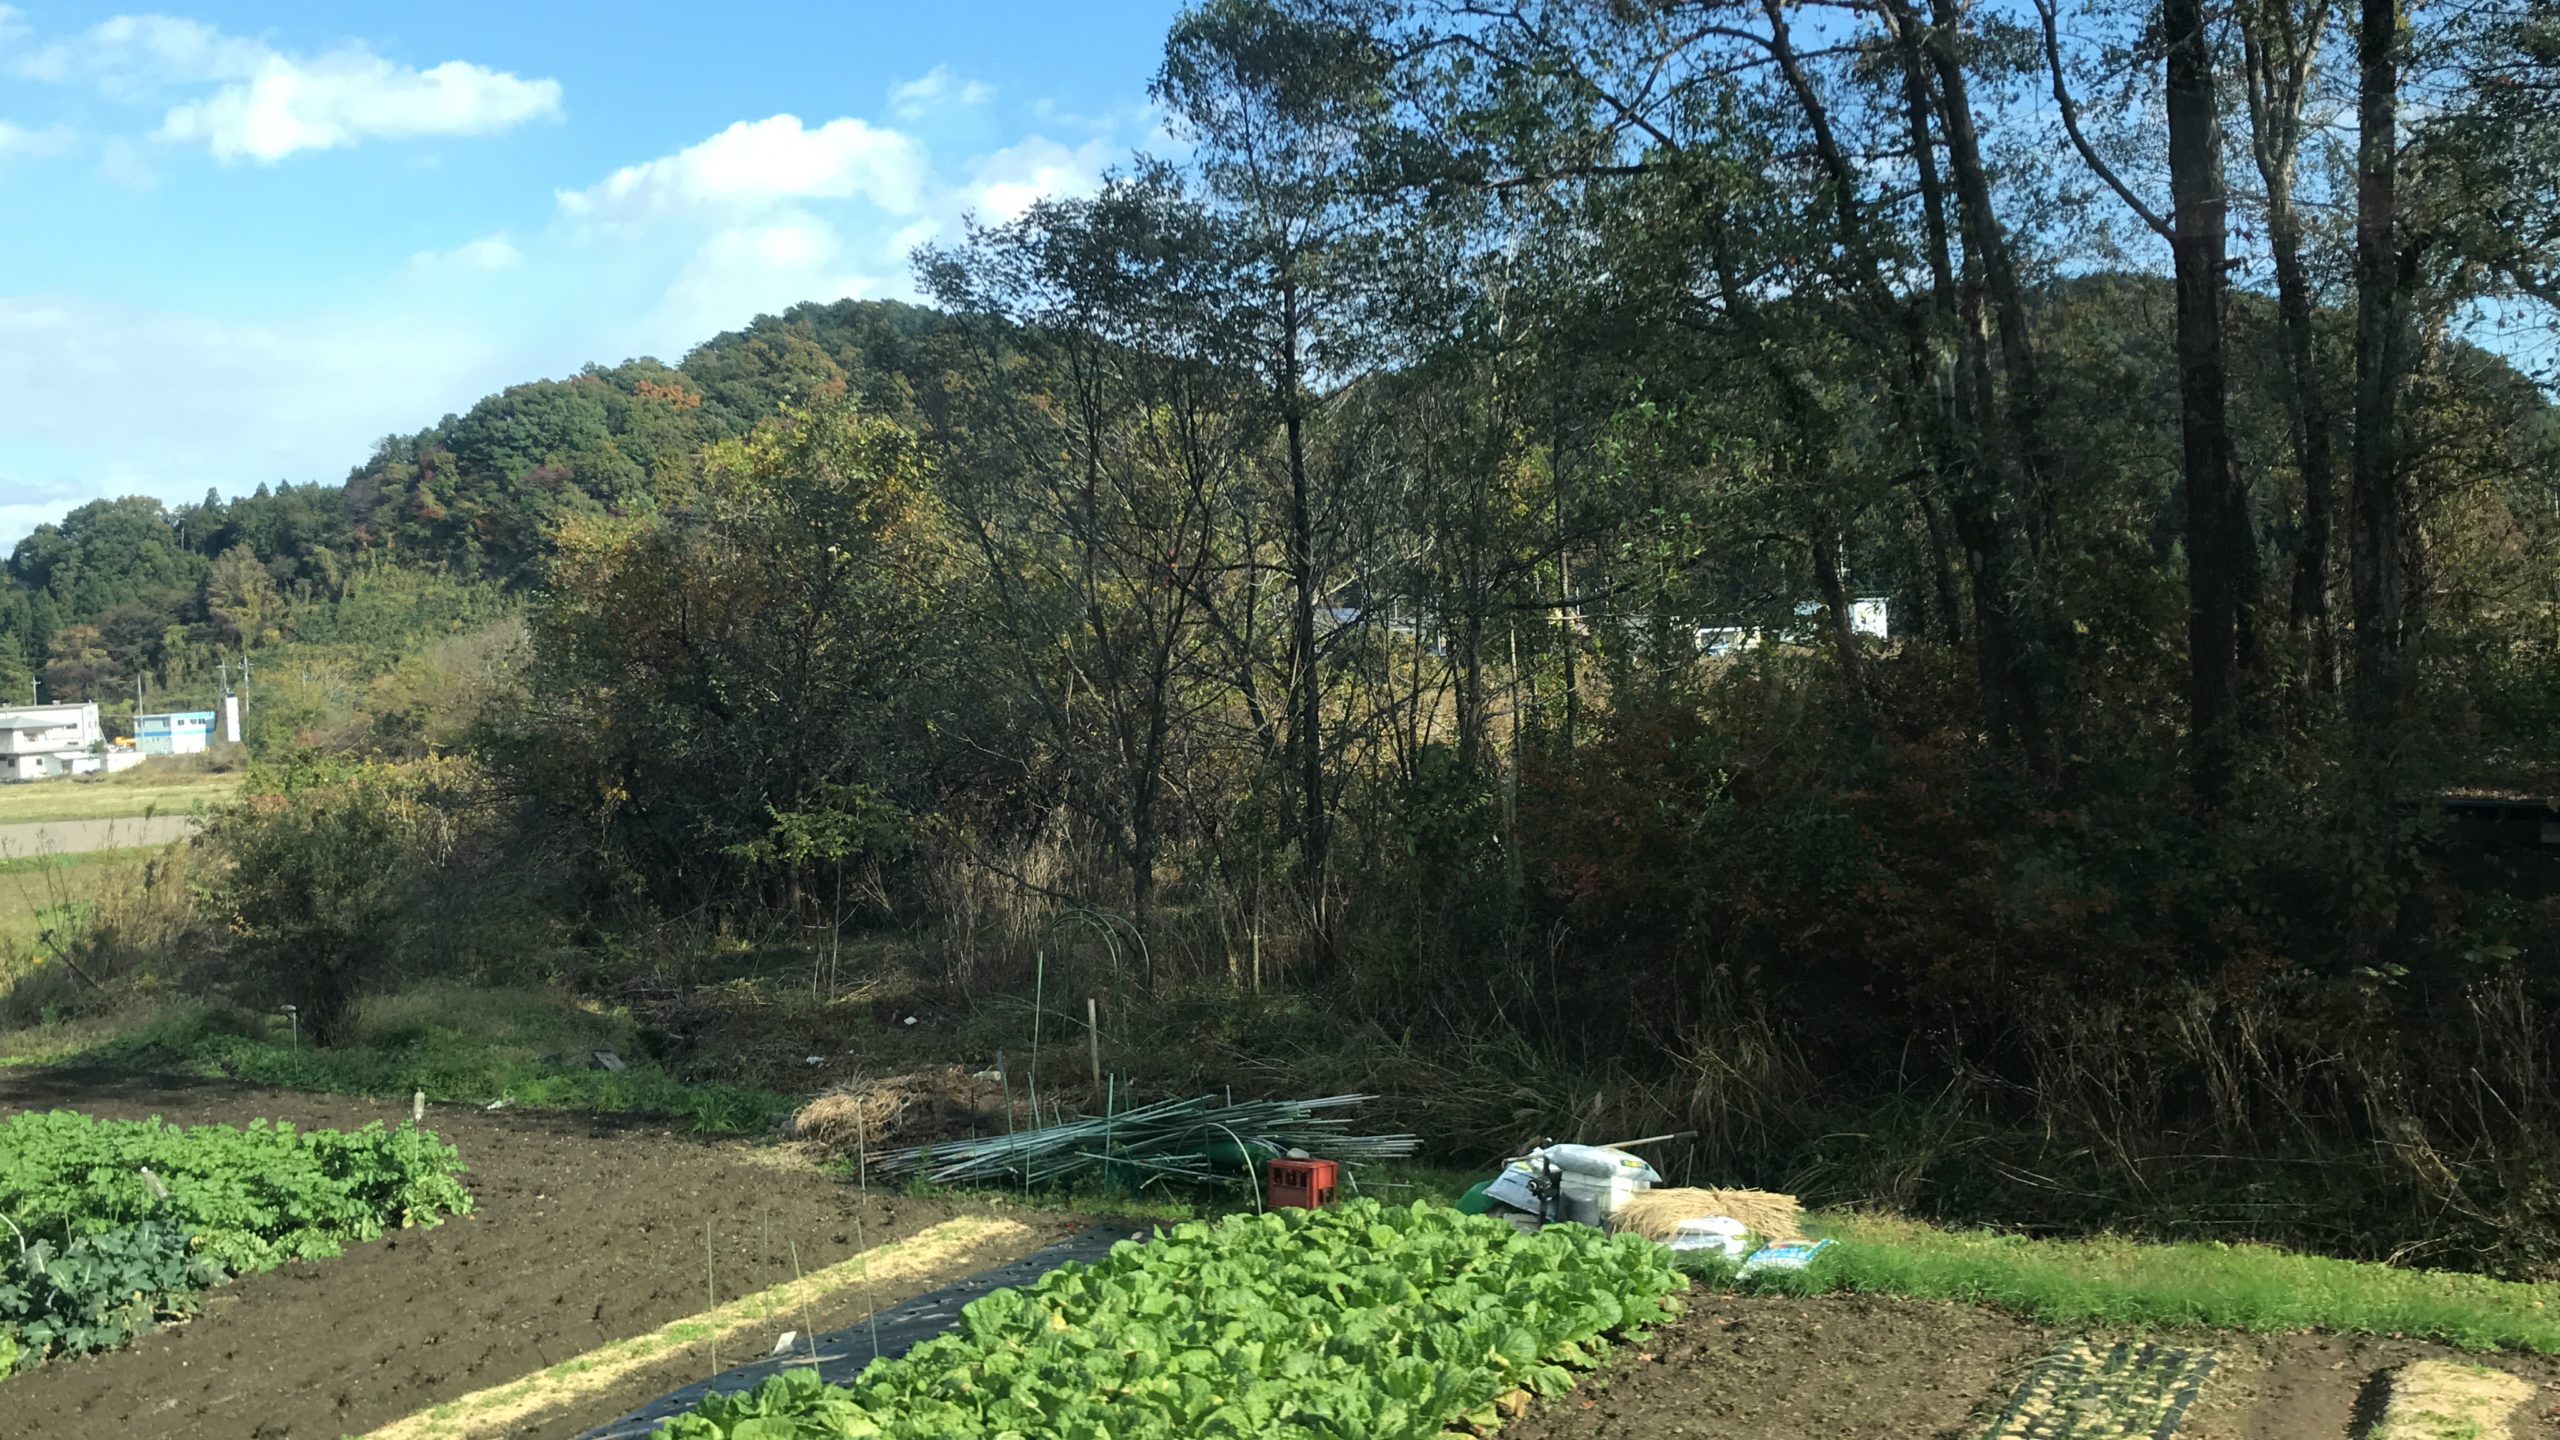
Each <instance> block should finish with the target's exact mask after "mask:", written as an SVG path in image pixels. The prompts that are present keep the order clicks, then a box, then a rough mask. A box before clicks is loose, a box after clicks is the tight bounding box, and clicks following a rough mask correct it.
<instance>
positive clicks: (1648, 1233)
mask: <svg viewBox="0 0 2560 1440" xmlns="http://www.w3.org/2000/svg"><path fill="white" fill-rule="evenodd" d="M1711 1215H1723V1216H1728V1217H1730V1218H1732V1219H1735V1220H1739V1221H1741V1222H1742V1228H1743V1229H1745V1230H1748V1231H1750V1232H1751V1233H1752V1234H1754V1235H1757V1236H1759V1237H1760V1238H1761V1239H1763V1240H1800V1239H1802V1238H1804V1234H1803V1231H1802V1230H1801V1229H1799V1228H1798V1224H1797V1222H1798V1221H1800V1220H1801V1219H1802V1218H1803V1216H1804V1206H1803V1205H1802V1204H1801V1203H1799V1202H1798V1201H1797V1200H1796V1197H1794V1196H1793V1195H1781V1194H1778V1193H1776V1192H1775V1191H1771V1190H1693V1189H1689V1188H1686V1187H1678V1188H1673V1189H1665V1190H1646V1191H1642V1192H1640V1193H1638V1194H1635V1195H1631V1196H1628V1197H1627V1199H1626V1200H1625V1201H1624V1202H1623V1203H1622V1204H1620V1205H1619V1206H1618V1209H1617V1212H1616V1214H1614V1215H1612V1216H1611V1217H1610V1221H1611V1223H1612V1224H1614V1225H1615V1226H1617V1228H1618V1229H1620V1230H1627V1231H1632V1232H1634V1233H1635V1234H1638V1235H1642V1236H1644V1237H1645V1238H1646V1239H1648V1240H1664V1241H1667V1240H1669V1239H1671V1237H1673V1236H1674V1235H1677V1234H1679V1233H1680V1224H1681V1222H1682V1221H1684V1220H1704V1219H1706V1218H1707V1217H1708V1216H1711Z"/></svg>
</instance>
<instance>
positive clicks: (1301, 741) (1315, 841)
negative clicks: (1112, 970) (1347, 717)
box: [1280, 284, 1334, 972]
mask: <svg viewBox="0 0 2560 1440" xmlns="http://www.w3.org/2000/svg"><path fill="white" fill-rule="evenodd" d="M1280 311H1281V334H1282V339H1281V352H1282V353H1281V357H1280V386H1281V391H1282V395H1281V400H1280V403H1281V423H1282V428H1283V429H1284V430H1285V431H1286V434H1287V440H1288V447H1289V456H1288V458H1289V580H1290V584H1291V587H1292V590H1293V594H1292V596H1291V599H1292V601H1293V602H1294V604H1293V608H1294V610H1295V613H1294V614H1293V615H1292V616H1291V621H1292V624H1293V626H1294V628H1293V630H1292V633H1291V635H1290V640H1289V648H1290V650H1291V651H1292V652H1293V655H1292V663H1291V665H1290V667H1289V671H1290V676H1291V679H1292V681H1293V682H1294V684H1295V685H1296V687H1297V690H1296V696H1295V698H1296V701H1297V710H1296V714H1295V715H1294V716H1293V717H1292V728H1294V729H1295V730H1296V731H1297V732H1298V736H1297V739H1298V745H1297V751H1298V754H1297V759H1298V786H1299V803H1300V805H1301V806H1302V807H1303V808H1302V811H1301V814H1300V824H1301V826H1302V829H1301V831H1300V837H1301V838H1300V848H1301V852H1302V853H1301V858H1302V859H1303V860H1304V862H1305V864H1306V886H1307V893H1306V903H1307V923H1308V925H1309V927H1310V931H1311V934H1312V937H1313V940H1314V942H1315V962H1316V968H1317V969H1318V971H1319V972H1321V971H1324V970H1328V969H1330V968H1331V967H1332V964H1333V956H1334V949H1333V925H1332V917H1331V916H1330V915H1329V914H1328V913H1327V912H1328V909H1329V907H1328V905H1327V904H1326V899H1325V897H1326V891H1327V889H1328V886H1327V883H1326V874H1325V861H1326V854H1325V851H1326V846H1327V842H1328V840H1329V835H1328V833H1327V831H1328V827H1327V825H1326V823H1325V820H1326V817H1325V803H1324V689H1323V686H1321V685H1320V684H1318V683H1317V667H1316V600H1317V599H1318V595H1317V582H1318V577H1317V574H1316V554H1315V549H1316V540H1315V497H1314V495H1313V494H1312V493H1311V482H1310V477H1309V476H1308V474H1307V417H1306V391H1305V386H1304V382H1303V380H1302V378H1301V376H1300V374H1299V365H1300V357H1299V353H1298V347H1299V326H1300V321H1299V315H1298V292H1297V288H1296V286H1295V285H1294V284H1284V286H1283V288H1282V290H1281V292H1280Z"/></svg>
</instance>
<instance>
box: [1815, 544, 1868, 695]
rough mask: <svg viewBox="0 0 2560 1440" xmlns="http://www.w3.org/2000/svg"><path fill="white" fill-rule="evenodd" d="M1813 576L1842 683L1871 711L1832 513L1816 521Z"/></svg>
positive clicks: (1861, 655)
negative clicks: (1827, 617)
mask: <svg viewBox="0 0 2560 1440" xmlns="http://www.w3.org/2000/svg"><path fill="white" fill-rule="evenodd" d="M1812 548H1813V580H1814V584H1815V585H1816V586H1818V587H1819V588H1820V589H1821V591H1822V603H1823V605H1824V606H1825V607H1827V608H1828V609H1829V610H1830V612H1831V644H1832V648H1833V649H1835V650H1837V651H1838V652H1839V654H1840V683H1841V685H1842V686H1843V687H1845V688H1846V689H1847V690H1848V692H1849V703H1850V704H1851V705H1852V706H1853V707H1855V708H1856V710H1857V712H1858V714H1859V715H1860V716H1861V717H1866V716H1867V715H1868V713H1869V706H1868V703H1867V671H1866V664H1865V659H1866V657H1865V655H1864V654H1863V652H1861V651H1860V650H1859V648H1858V623H1857V616H1856V614H1855V612H1854V611H1852V610H1851V608H1850V601H1849V587H1848V586H1847V584H1845V583H1844V582H1843V581H1842V580H1841V578H1840V530H1839V527H1838V526H1836V525H1833V524H1831V523H1830V521H1829V519H1828V517H1823V518H1819V519H1817V520H1816V521H1815V524H1814V532H1813V547H1812Z"/></svg>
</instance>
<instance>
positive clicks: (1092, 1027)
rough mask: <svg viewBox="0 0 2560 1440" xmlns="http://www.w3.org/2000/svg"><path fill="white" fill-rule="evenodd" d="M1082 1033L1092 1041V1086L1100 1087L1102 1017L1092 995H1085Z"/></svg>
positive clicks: (1097, 1088)
mask: <svg viewBox="0 0 2560 1440" xmlns="http://www.w3.org/2000/svg"><path fill="white" fill-rule="evenodd" d="M1084 1033H1085V1037H1086V1038H1087V1039H1089V1040H1091V1041H1092V1042H1093V1088H1094V1089H1096V1090H1099V1089H1101V1088H1102V1017H1101V1013H1100V1007H1099V1006H1098V1005H1096V1003H1095V1002H1094V999H1093V997H1092V996H1090V995H1088V996H1086V997H1085V1002H1084Z"/></svg>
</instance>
